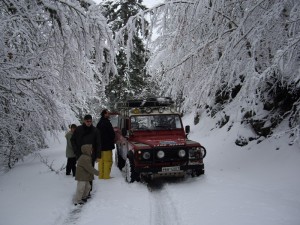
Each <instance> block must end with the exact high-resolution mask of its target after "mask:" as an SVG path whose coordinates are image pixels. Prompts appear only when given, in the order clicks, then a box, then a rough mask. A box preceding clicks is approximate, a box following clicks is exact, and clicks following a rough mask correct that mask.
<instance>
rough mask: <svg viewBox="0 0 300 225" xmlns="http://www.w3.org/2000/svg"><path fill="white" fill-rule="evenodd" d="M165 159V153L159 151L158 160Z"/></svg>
mask: <svg viewBox="0 0 300 225" xmlns="http://www.w3.org/2000/svg"><path fill="white" fill-rule="evenodd" d="M163 157H165V153H164V151H161V150H160V151H158V152H157V158H159V159H162V158H163Z"/></svg>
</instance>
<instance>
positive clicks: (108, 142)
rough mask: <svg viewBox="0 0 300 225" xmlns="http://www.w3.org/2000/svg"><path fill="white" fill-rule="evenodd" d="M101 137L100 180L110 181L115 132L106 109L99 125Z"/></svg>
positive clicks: (102, 113)
mask: <svg viewBox="0 0 300 225" xmlns="http://www.w3.org/2000/svg"><path fill="white" fill-rule="evenodd" d="M97 128H98V129H99V131H100V136H101V159H100V160H99V162H98V169H99V172H100V173H99V179H110V178H111V176H110V171H111V166H112V163H113V161H112V150H113V149H114V148H115V131H114V128H113V127H112V125H111V123H110V121H109V111H108V110H107V109H104V110H103V111H102V112H101V118H100V120H99V122H98V124H97Z"/></svg>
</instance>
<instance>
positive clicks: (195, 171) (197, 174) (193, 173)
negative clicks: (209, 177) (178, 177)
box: [191, 169, 204, 177]
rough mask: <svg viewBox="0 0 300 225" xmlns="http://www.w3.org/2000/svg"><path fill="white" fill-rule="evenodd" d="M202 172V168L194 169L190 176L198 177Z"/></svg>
mask: <svg viewBox="0 0 300 225" xmlns="http://www.w3.org/2000/svg"><path fill="white" fill-rule="evenodd" d="M202 174H204V170H199V169H198V170H194V171H193V172H192V174H191V176H192V177H199V176H200V175H202Z"/></svg>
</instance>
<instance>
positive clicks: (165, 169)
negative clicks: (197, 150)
mask: <svg viewBox="0 0 300 225" xmlns="http://www.w3.org/2000/svg"><path fill="white" fill-rule="evenodd" d="M161 171H162V172H174V171H180V166H171V167H162V168H161Z"/></svg>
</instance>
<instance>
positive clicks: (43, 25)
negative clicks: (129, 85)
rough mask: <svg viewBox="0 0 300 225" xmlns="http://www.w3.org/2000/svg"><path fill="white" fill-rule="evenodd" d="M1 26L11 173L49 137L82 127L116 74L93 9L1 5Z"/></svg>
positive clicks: (35, 1)
mask: <svg viewBox="0 0 300 225" xmlns="http://www.w3.org/2000/svg"><path fill="white" fill-rule="evenodd" d="M0 21H1V23H0V93H1V94H0V124H1V126H0V140H1V143H0V158H1V160H2V162H1V164H2V165H4V166H5V167H9V168H11V167H12V166H13V165H14V163H15V162H16V161H17V160H18V159H21V158H22V157H23V156H24V155H27V154H28V153H30V152H33V151H35V150H37V149H38V148H41V147H43V146H44V143H45V142H44V140H45V132H46V131H50V132H52V133H53V132H55V131H56V130H61V129H64V127H66V126H67V124H70V123H71V122H76V121H74V119H75V117H74V113H75V114H79V113H80V111H81V112H84V111H85V110H87V109H86V108H87V107H88V103H87V102H88V101H87V99H89V98H90V97H91V96H93V95H94V93H95V89H96V87H97V86H101V85H103V84H105V82H106V80H107V77H108V74H109V73H115V72H116V69H115V67H114V47H113V41H112V35H111V32H110V29H109V28H108V27H107V23H106V19H105V18H104V17H103V16H102V15H101V9H100V8H99V6H96V5H95V4H94V3H93V2H92V1H88V0H86V1H83V0H1V1H0ZM104 62H105V63H104ZM95 80H96V81H98V83H97V82H95ZM72 110H73V112H72Z"/></svg>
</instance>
